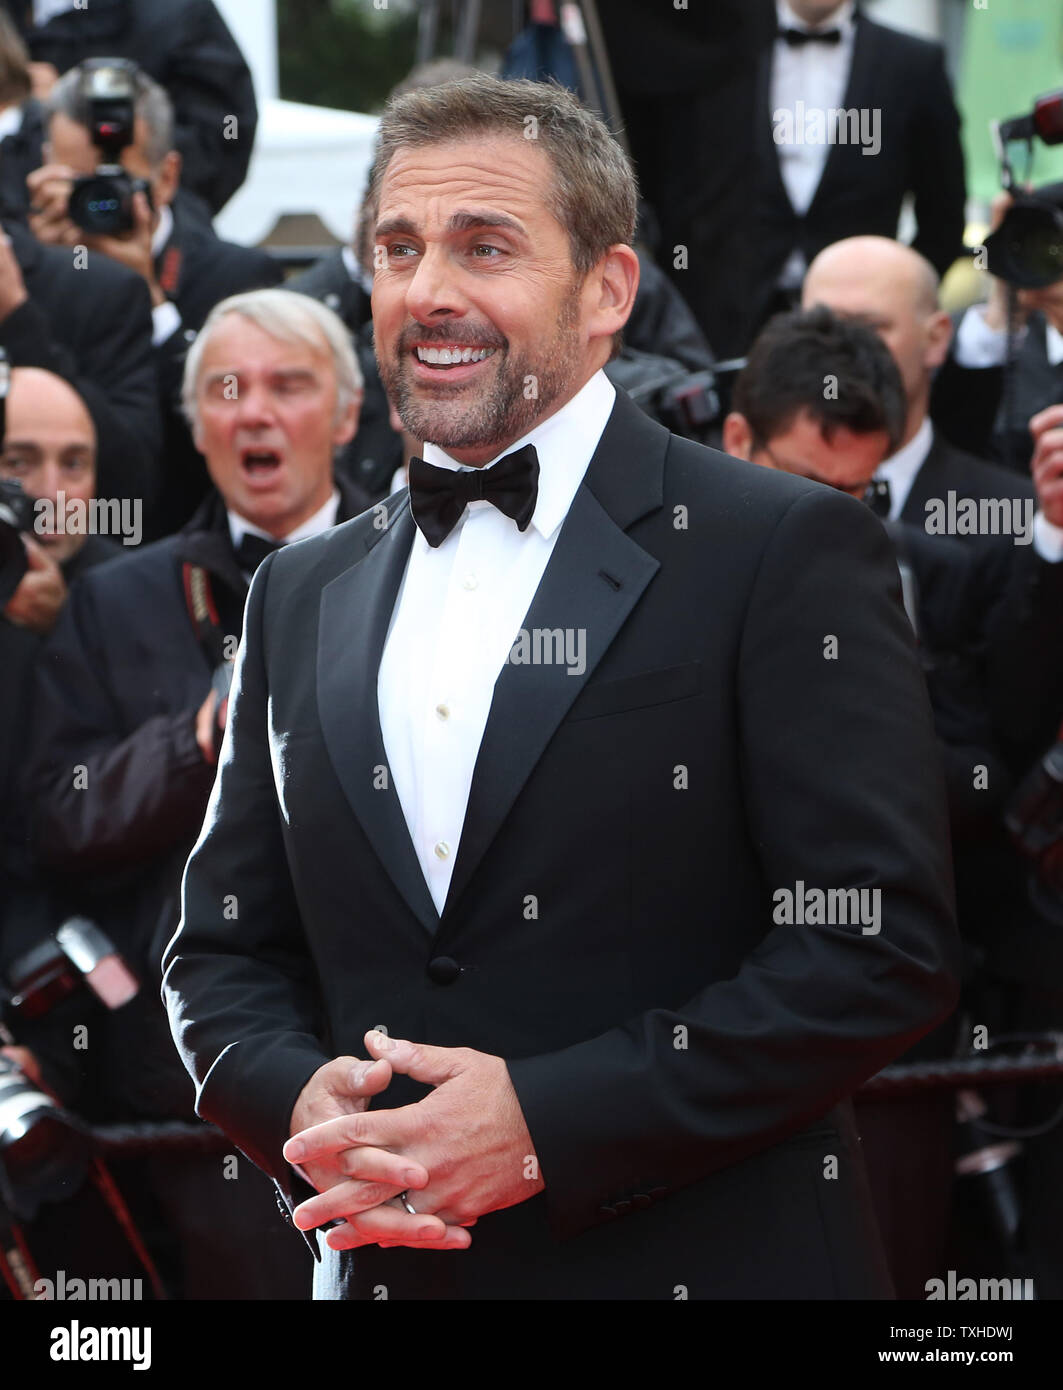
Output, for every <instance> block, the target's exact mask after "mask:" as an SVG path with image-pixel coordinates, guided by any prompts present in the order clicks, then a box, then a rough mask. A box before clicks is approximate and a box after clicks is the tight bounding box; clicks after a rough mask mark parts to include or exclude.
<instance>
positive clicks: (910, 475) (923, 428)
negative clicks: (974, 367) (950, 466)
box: [875, 415, 934, 521]
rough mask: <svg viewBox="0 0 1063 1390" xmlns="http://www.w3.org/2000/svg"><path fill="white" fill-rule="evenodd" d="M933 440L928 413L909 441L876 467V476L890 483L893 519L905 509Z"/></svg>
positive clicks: (932, 429)
mask: <svg viewBox="0 0 1063 1390" xmlns="http://www.w3.org/2000/svg"><path fill="white" fill-rule="evenodd" d="M933 442H934V427H933V425H931V423H930V417H929V415H926V416H924V417H923V423H922V424H921V425H920V426H919V428H918V429H917V430H916V432H915V434H913V435H912V437H911V439H909V441H908V443H907V444H905V445H903V446H902V447H901V448H900V449H898V450H897V452H896V453H895V454H891V455H890V457H889V458H888V459H886V460H885V462H884V463H880V464H879V466H878V467H877V468H876V469H875V477H876V478H885V479H886V481H887V482H888V483H889V485H890V520H891V521H896V520H897V518H898V517H899V516H900V514H901V512H902V511H903V510H904V504H905V502H907V500H908V494H909V493H910V492H911V490H912V484H913V483H914V482H915V475H916V474H917V473H918V472H919V470H920V468H922V466H923V463H924V462H925V460H926V456H927V454H929V452H930V446H931V445H932V444H933Z"/></svg>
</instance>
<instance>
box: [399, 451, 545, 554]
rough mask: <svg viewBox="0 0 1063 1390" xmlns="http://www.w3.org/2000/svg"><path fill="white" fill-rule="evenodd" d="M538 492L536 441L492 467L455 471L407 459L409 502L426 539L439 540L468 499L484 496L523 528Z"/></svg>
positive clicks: (450, 527)
mask: <svg viewBox="0 0 1063 1390" xmlns="http://www.w3.org/2000/svg"><path fill="white" fill-rule="evenodd" d="M538 496H539V455H538V454H537V453H536V452H535V445H534V444H525V446H524V448H523V449H515V450H514V451H513V453H512V454H505V455H504V456H503V457H502V458H500V459H499V460H498V462H497V463H495V464H492V466H491V467H490V468H472V469H469V470H466V471H462V472H456V471H455V470H454V469H452V468H436V467H435V465H434V464H431V463H425V461H424V459H419V458H412V459H410V508H411V510H412V512H413V519H414V521H416V522H417V525H418V526H419V527H420V529H421V531H422V533H423V535H424V538H425V540H426V541H427V542H428V544H429V545H430V546H432V547H433V548H434V547H435V546H437V545H442V544H443V542H444V541H445V540H446V538H447V537H448V536H449V535H450V533H451V531H453V529H454V527H455V526H456V525H457V524H458V521H459V520H460V519H461V515H462V513H463V512H464V510H465V508H466V507H467V506H468V504H469V503H470V502H475V501H477V500H479V499H480V498H483V500H484V501H486V502H492V503H493V504H494V505H495V506H496V507H497V508H498V510H499V511H500V512H504V513H505V515H506V516H509V517H512V518H513V520H514V521H515V522H516V523H517V529H518V530H519V531H526V530H527V529H528V523H529V522H530V521H531V519H532V513H533V512H534V511H535V502H536V499H537V497H538Z"/></svg>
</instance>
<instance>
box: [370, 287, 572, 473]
mask: <svg viewBox="0 0 1063 1390" xmlns="http://www.w3.org/2000/svg"><path fill="white" fill-rule="evenodd" d="M578 304H579V293H578V287H576V288H575V289H573V291H572V293H571V294H570V295H568V296H567V297H566V299H565V301H564V303H563V305H562V310H561V318H560V321H559V323H558V326H557V332H556V333H555V335H554V340H553V342H552V343H551V344H550V345H549V347H548V348H547V350H546V351H545V352H543V353H542V354H541V356H540V357H539V358H538V360H533V359H532V357H531V355H530V354H529V353H527V352H524V353H522V354H521V355H520V356H517V357H513V356H510V353H509V350H508V348H506V347H504V346H502V345H499V347H498V348H497V350H496V352H495V356H494V357H493V358H489V359H488V360H489V361H497V362H498V366H497V367H496V368H495V375H494V380H493V382H484V383H483V384H477V385H475V386H470V387H468V388H466V389H464V390H461V389H460V388H459V389H457V390H456V392H455V394H454V396H453V398H452V399H448V398H445V397H441V398H438V399H435V400H433V399H430V398H426V397H425V396H424V395H423V394H422V393H421V392H419V391H418V389H417V387H416V386H415V385H414V383H413V382H412V381H411V379H410V371H411V367H410V358H409V354H408V353H407V352H406V351H405V350H401V349H400V350H398V351H397V352H396V354H395V355H394V356H393V357H391V358H390V359H388V360H384V359H383V358H382V357H381V355H380V353H379V352H378V353H377V366H378V368H379V370H380V378H381V381H382V382H383V384H384V389H385V391H386V392H387V394H388V397H389V399H390V400H391V402H392V404H393V405H394V407H395V410H396V412H397V414H398V416H399V419H400V420H401V421H402V423H403V427H404V428H405V429H406V431H407V432H408V433H409V434H411V435H412V436H413V438H414V439H416V440H419V441H421V442H424V443H431V444H435V445H436V446H437V447H438V448H440V449H483V448H487V447H489V446H491V445H493V444H497V445H498V448H499V450H501V449H504V448H505V446H506V445H507V444H510V443H512V442H513V441H514V440H516V439H520V438H521V436H522V435H525V434H527V433H528V432H529V430H531V429H532V428H533V427H534V426H535V424H536V422H537V421H538V420H539V419H540V418H542V416H543V415H545V414H546V413H547V411H548V410H549V409H550V407H551V406H552V405H553V404H554V403H555V402H556V401H558V400H560V399H562V398H563V397H564V396H565V394H566V392H569V391H570V390H571V387H572V385H573V383H574V381H575V380H576V378H577V373H578V371H579V368H580V366H581V358H580V352H579V341H578V337H577V334H576V325H577V323H578V318H579V309H578ZM440 341H443V339H442V338H441V339H440ZM451 341H454V340H453V338H452V339H451ZM441 381H442V382H443V384H444V385H445V379H444V378H442V377H441Z"/></svg>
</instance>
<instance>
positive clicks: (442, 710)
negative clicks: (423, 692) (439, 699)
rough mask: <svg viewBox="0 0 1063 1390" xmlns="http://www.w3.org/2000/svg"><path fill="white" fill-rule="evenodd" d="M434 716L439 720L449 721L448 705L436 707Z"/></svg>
mask: <svg viewBox="0 0 1063 1390" xmlns="http://www.w3.org/2000/svg"><path fill="white" fill-rule="evenodd" d="M436 714H437V715H438V716H439V717H440V719H449V718H450V706H449V705H436Z"/></svg>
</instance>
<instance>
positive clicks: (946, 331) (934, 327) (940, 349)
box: [926, 309, 952, 370]
mask: <svg viewBox="0 0 1063 1390" xmlns="http://www.w3.org/2000/svg"><path fill="white" fill-rule="evenodd" d="M951 342H952V319H951V318H950V317H949V315H948V314H947V313H946V312H945V310H944V309H938V311H937V312H936V313H934V314H931V316H930V321H929V323H928V324H927V335H926V366H927V367H929V368H930V369H931V370H933V369H934V368H936V367H940V366H941V364H942V362H944V360H945V358H946V357H947V356H948V355H949V344H950V343H951Z"/></svg>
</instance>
